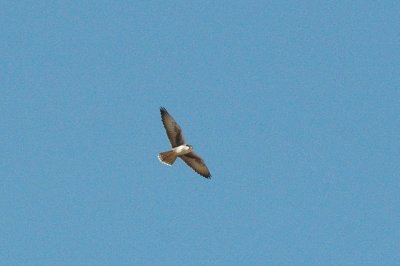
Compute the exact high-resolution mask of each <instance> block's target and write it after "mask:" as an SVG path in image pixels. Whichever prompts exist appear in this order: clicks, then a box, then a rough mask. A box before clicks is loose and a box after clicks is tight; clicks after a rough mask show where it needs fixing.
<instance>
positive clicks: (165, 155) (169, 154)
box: [158, 151, 178, 165]
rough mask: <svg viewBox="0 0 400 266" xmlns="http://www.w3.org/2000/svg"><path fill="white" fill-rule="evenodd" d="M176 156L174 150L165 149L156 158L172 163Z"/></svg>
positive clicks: (168, 163) (165, 162)
mask: <svg viewBox="0 0 400 266" xmlns="http://www.w3.org/2000/svg"><path fill="white" fill-rule="evenodd" d="M176 157H178V156H177V155H176V153H175V152H174V151H165V152H161V153H159V154H158V159H159V160H160V162H162V163H164V164H167V165H172V164H173V163H174V162H175V160H176Z"/></svg>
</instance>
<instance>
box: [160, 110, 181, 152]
mask: <svg viewBox="0 0 400 266" xmlns="http://www.w3.org/2000/svg"><path fill="white" fill-rule="evenodd" d="M160 113H161V120H162V122H163V124H164V128H165V131H166V132H167V136H168V139H169V142H171V146H172V148H175V147H178V146H180V145H182V144H185V139H184V137H183V134H182V129H181V128H180V126H179V125H178V124H177V123H176V121H175V120H174V118H173V117H172V116H171V115H170V114H169V113H168V111H167V109H165V108H164V107H160Z"/></svg>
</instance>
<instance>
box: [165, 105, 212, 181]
mask: <svg viewBox="0 0 400 266" xmlns="http://www.w3.org/2000/svg"><path fill="white" fill-rule="evenodd" d="M160 112H161V120H162V122H163V124H164V128H165V131H166V133H167V136H168V139H169V141H170V142H171V146H172V150H169V151H165V152H161V153H159V154H158V159H159V160H160V161H161V162H162V163H164V164H166V165H172V164H173V163H174V162H175V160H176V158H178V157H179V158H181V159H182V160H183V161H184V162H185V163H186V164H187V165H189V166H190V167H191V168H192V169H193V170H194V171H196V173H198V174H200V175H202V176H204V177H205V178H210V177H211V174H210V171H209V170H208V168H207V166H206V164H205V163H204V161H203V159H201V158H200V157H199V156H198V155H197V154H195V153H194V152H193V147H192V146H191V145H188V144H186V143H185V139H184V138H183V134H182V130H181V128H180V127H179V125H178V124H177V123H176V122H175V120H174V119H173V118H172V116H171V115H170V114H169V113H168V112H167V110H166V109H165V108H163V107H161V108H160Z"/></svg>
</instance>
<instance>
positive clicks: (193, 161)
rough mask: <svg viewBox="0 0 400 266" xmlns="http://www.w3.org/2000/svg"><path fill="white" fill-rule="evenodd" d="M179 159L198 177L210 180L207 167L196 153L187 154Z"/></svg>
mask: <svg viewBox="0 0 400 266" xmlns="http://www.w3.org/2000/svg"><path fill="white" fill-rule="evenodd" d="M179 157H181V159H182V160H183V161H184V162H185V163H186V164H187V165H189V166H190V167H191V168H192V169H193V170H194V171H196V173H198V174H199V175H202V176H204V177H205V178H211V173H210V171H209V170H208V168H207V165H206V164H205V162H204V161H203V159H201V158H200V157H199V156H198V155H197V154H196V153H194V152H189V153H187V154H185V155H182V156H179Z"/></svg>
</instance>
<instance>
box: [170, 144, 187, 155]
mask: <svg viewBox="0 0 400 266" xmlns="http://www.w3.org/2000/svg"><path fill="white" fill-rule="evenodd" d="M173 151H174V152H175V153H176V154H178V155H184V154H186V153H189V152H190V148H189V147H188V146H186V145H181V146H178V147H175V148H173Z"/></svg>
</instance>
